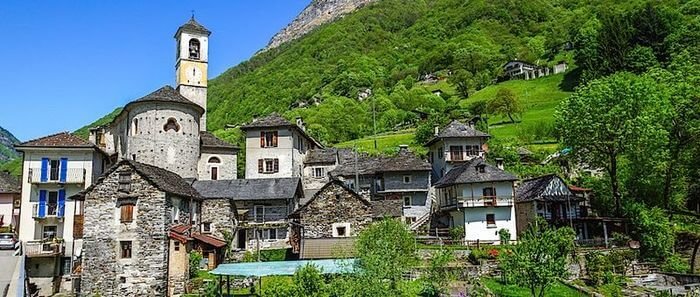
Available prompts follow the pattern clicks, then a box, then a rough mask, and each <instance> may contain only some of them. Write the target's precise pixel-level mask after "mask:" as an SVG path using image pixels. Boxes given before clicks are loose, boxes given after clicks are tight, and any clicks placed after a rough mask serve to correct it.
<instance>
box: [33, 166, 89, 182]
mask: <svg viewBox="0 0 700 297" xmlns="http://www.w3.org/2000/svg"><path fill="white" fill-rule="evenodd" d="M48 171H49V172H48V173H47V175H46V177H45V179H42V178H41V168H29V178H28V179H29V180H28V181H29V183H32V184H82V183H85V174H86V170H85V169H83V168H68V169H66V176H65V178H62V177H61V174H60V172H58V171H57V170H54V169H53V168H52V169H49V170H48Z"/></svg>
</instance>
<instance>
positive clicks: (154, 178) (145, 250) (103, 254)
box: [73, 160, 201, 296]
mask: <svg viewBox="0 0 700 297" xmlns="http://www.w3.org/2000/svg"><path fill="white" fill-rule="evenodd" d="M73 198H74V199H76V200H77V201H83V204H84V205H85V210H84V212H85V228H84V229H85V230H84V252H83V255H82V279H81V293H83V294H95V293H100V294H101V295H103V296H166V292H172V293H173V295H177V294H180V293H182V292H184V282H185V280H186V275H182V274H180V275H178V274H169V273H168V271H169V269H170V267H169V265H170V261H169V253H170V252H169V247H170V246H171V242H170V241H171V239H170V238H169V231H170V229H171V228H172V227H174V226H177V225H185V226H188V227H187V228H192V227H191V226H192V225H191V224H192V222H197V221H199V218H198V217H199V215H200V214H199V209H200V203H201V197H200V195H199V193H197V191H196V190H195V189H194V188H193V187H192V186H191V185H190V184H189V183H188V182H187V181H185V180H184V179H182V178H181V177H180V176H178V175H177V174H176V173H174V172H171V171H168V170H165V169H162V168H159V167H155V166H151V165H147V164H143V163H138V162H135V161H131V160H122V161H120V162H118V163H117V164H115V166H113V167H112V168H110V169H109V170H108V171H107V172H105V174H104V175H103V176H102V177H101V178H100V179H99V180H98V181H97V182H96V183H95V184H93V185H92V186H90V187H89V188H87V189H86V190H85V191H83V192H81V193H80V194H78V195H75V196H74V197H73ZM173 245H174V244H173Z"/></svg>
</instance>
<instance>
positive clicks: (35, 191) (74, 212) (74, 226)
mask: <svg viewBox="0 0 700 297" xmlns="http://www.w3.org/2000/svg"><path fill="white" fill-rule="evenodd" d="M16 148H17V150H18V151H21V152H22V153H23V156H24V157H23V163H22V178H21V195H20V196H21V201H20V209H19V213H21V214H22V215H21V216H20V217H19V226H20V228H19V232H18V233H19V239H20V240H21V241H22V242H23V244H24V255H25V257H26V261H27V265H26V267H27V276H28V277H29V278H30V279H34V281H36V282H48V283H52V282H55V281H56V279H57V277H59V276H64V279H63V280H65V281H67V282H69V281H70V276H71V272H72V271H73V268H74V266H75V264H76V260H77V257H78V255H80V253H81V251H82V248H83V226H84V222H83V219H84V205H83V204H82V203H81V202H76V201H72V200H69V199H68V197H70V196H71V195H75V194H77V193H78V192H80V191H82V190H83V189H85V188H86V187H88V186H90V185H91V184H92V183H93V182H94V180H95V179H96V178H97V177H98V176H99V175H100V174H102V172H103V171H104V169H105V167H106V166H107V165H108V163H109V161H108V159H107V157H106V155H105V154H104V153H103V152H101V151H100V150H99V149H97V147H95V146H94V145H92V144H91V143H89V142H87V141H85V140H83V139H81V138H79V137H77V136H75V135H72V134H69V133H58V134H54V135H50V136H46V137H42V138H39V139H35V140H30V141H27V142H24V143H21V144H19V145H17V146H16ZM59 279H60V278H59ZM41 292H42V293H45V294H51V293H55V292H56V291H55V290H54V289H53V288H52V287H47V288H44V290H42V291H41Z"/></svg>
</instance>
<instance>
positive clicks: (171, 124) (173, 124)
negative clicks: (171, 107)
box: [163, 118, 180, 132]
mask: <svg viewBox="0 0 700 297" xmlns="http://www.w3.org/2000/svg"><path fill="white" fill-rule="evenodd" d="M170 130H173V131H175V132H180V124H178V123H177V120H176V119H175V118H169V119H168V121H167V122H166V123H165V125H164V126H163V131H165V132H168V131H170Z"/></svg>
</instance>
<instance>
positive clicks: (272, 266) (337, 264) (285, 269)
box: [210, 259, 356, 277]
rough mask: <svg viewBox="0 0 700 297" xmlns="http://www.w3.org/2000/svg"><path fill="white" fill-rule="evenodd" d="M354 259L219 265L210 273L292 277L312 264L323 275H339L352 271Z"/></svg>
mask: <svg viewBox="0 0 700 297" xmlns="http://www.w3.org/2000/svg"><path fill="white" fill-rule="evenodd" d="M355 261H356V259H330V260H301V261H273V262H249V263H231V264H221V265H219V266H217V267H216V269H214V270H212V271H210V273H211V274H213V275H230V276H245V277H249V276H256V277H258V276H268V275H294V272H295V271H296V270H297V268H299V267H302V266H304V265H306V264H313V265H315V266H316V267H317V268H320V269H321V270H322V272H323V273H324V274H339V273H347V272H351V271H352V266H353V265H354V264H355Z"/></svg>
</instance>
